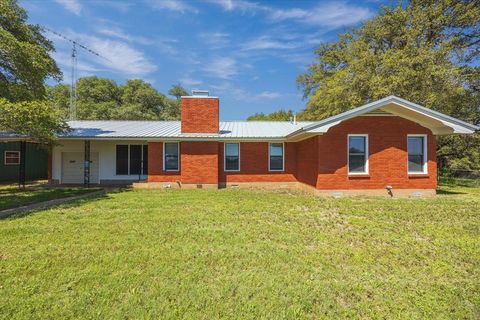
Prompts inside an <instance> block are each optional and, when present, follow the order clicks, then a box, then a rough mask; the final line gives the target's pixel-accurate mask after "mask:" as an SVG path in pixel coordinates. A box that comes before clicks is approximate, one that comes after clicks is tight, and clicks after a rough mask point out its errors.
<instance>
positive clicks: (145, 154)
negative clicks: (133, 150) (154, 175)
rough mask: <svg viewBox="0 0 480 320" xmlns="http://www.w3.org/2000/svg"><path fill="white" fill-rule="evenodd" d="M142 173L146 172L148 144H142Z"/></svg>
mask: <svg viewBox="0 0 480 320" xmlns="http://www.w3.org/2000/svg"><path fill="white" fill-rule="evenodd" d="M143 174H148V145H146V144H145V145H143Z"/></svg>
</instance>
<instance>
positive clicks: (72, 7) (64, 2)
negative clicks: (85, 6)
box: [55, 0, 82, 16]
mask: <svg viewBox="0 0 480 320" xmlns="http://www.w3.org/2000/svg"><path fill="white" fill-rule="evenodd" d="M55 1H56V2H57V3H58V4H60V5H61V6H63V7H64V8H65V9H66V10H68V11H70V12H72V13H73V14H76V15H77V16H79V15H80V13H81V11H82V5H81V4H80V2H79V1H78V0H55Z"/></svg>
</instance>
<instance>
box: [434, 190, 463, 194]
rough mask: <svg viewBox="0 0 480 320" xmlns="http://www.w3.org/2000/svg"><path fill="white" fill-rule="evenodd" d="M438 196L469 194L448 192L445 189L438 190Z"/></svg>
mask: <svg viewBox="0 0 480 320" xmlns="http://www.w3.org/2000/svg"><path fill="white" fill-rule="evenodd" d="M437 194H443V195H455V194H467V193H466V192H459V191H448V190H443V189H437Z"/></svg>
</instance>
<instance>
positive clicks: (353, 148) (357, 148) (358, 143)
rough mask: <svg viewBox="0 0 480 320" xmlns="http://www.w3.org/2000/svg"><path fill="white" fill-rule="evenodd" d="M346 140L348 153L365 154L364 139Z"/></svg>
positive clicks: (352, 138)
mask: <svg viewBox="0 0 480 320" xmlns="http://www.w3.org/2000/svg"><path fill="white" fill-rule="evenodd" d="M348 139H349V142H348V147H349V149H348V151H349V152H350V153H365V137H349V138H348Z"/></svg>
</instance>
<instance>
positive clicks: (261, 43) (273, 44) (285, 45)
mask: <svg viewBox="0 0 480 320" xmlns="http://www.w3.org/2000/svg"><path fill="white" fill-rule="evenodd" d="M299 46H300V44H298V43H293V42H286V41H278V40H273V39H271V38H269V37H266V36H261V37H259V38H257V39H255V40H252V41H249V42H246V43H244V44H243V45H242V46H241V48H242V50H245V51H249V50H267V49H295V48H298V47H299Z"/></svg>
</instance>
